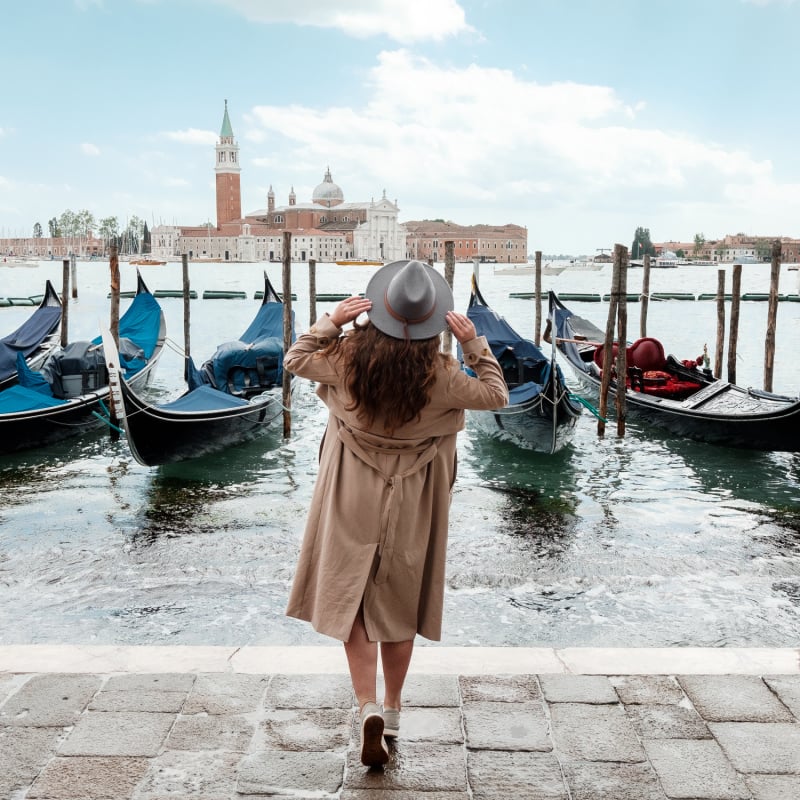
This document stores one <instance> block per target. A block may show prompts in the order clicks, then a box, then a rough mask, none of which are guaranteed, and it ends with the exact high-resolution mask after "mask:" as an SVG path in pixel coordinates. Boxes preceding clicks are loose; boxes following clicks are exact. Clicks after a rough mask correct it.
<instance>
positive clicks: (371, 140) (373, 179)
mask: <svg viewBox="0 0 800 800" xmlns="http://www.w3.org/2000/svg"><path fill="white" fill-rule="evenodd" d="M367 89H368V92H369V93H368V97H367V100H366V101H365V103H364V105H363V106H362V107H358V108H348V107H342V106H329V107H327V108H309V107H305V106H299V105H292V106H284V107H278V106H258V107H255V108H253V109H252V111H251V113H250V114H249V115H248V116H247V117H246V119H247V123H248V124H249V125H250V126H252V128H253V130H251V131H248V132H247V134H246V137H247V138H248V139H249V140H250V141H252V142H254V143H255V142H256V141H257V140H259V139H262V140H263V141H265V142H266V144H265V145H263V146H257V147H251V148H249V149H250V150H251V151H254V152H252V155H251V154H247V155H248V156H250V157H251V158H252V160H253V162H254V163H257V164H258V165H259V167H261V169H262V170H263V172H262V176H261V177H259V181H260V182H262V183H264V182H266V183H273V184H274V186H275V192H276V195H278V197H283V196H284V195H285V194H286V193H287V192H288V185H287V186H284V185H283V183H284V182H286V183H287V184H288V183H289V182H290V181H291V182H292V183H294V184H295V190H296V191H297V196H298V200H301V199H302V200H304V201H305V200H308V199H310V191H311V189H312V188H313V186H315V185H316V183H318V182H319V181H320V180H321V179H322V175H323V173H324V170H325V167H326V166H327V165H330V166H331V170H332V172H333V176H334V180H335V181H337V182H339V183H340V184H341V185H342V187H343V189H344V191H345V198H346V199H352V200H357V199H366V198H368V197H370V196H375V195H379V194H380V192H381V191H382V189H383V188H384V187H385V188H386V189H387V192H388V196H390V197H391V198H397V199H398V200H399V203H400V207H401V218H403V219H414V218H419V217H420V216H424V215H428V216H441V215H442V214H443V213H444V214H445V215H447V216H449V217H450V218H452V219H454V220H456V221H459V222H462V223H465V224H468V223H473V222H481V221H483V222H496V223H501V222H516V223H517V224H521V225H532V224H535V221H536V220H540V219H543V218H545V217H546V215H555V214H560V215H561V216H562V217H563V215H564V214H565V213H575V214H576V215H580V214H586V215H591V214H597V209H606V210H608V209H610V208H612V207H614V206H617V207H619V209H620V212H619V215H620V217H625V215H630V217H631V218H632V220H633V227H631V231H632V230H633V229H634V228H635V226H636V225H637V224H642V223H641V221H640V220H641V219H643V218H645V219H655V218H656V217H658V216H659V215H664V216H665V218H667V217H670V218H674V219H676V220H677V219H678V218H679V217H680V215H679V214H678V213H677V212H676V209H679V208H680V207H681V206H684V205H689V204H692V205H693V206H694V207H695V208H696V207H697V206H698V204H699V205H701V206H705V207H706V209H716V210H720V209H722V210H725V209H727V208H729V206H730V204H731V203H732V202H734V203H735V205H736V207H737V208H739V207H741V204H744V205H747V206H750V207H753V208H754V207H755V205H758V207H759V209H761V208H763V209H764V214H763V216H768V215H769V214H771V215H772V223H771V224H770V225H769V226H768V227H770V229H775V228H776V227H777V228H779V229H783V230H789V229H792V228H793V227H796V223H795V222H793V221H792V220H795V221H796V219H797V217H798V216H800V199H798V197H800V195H798V194H793V193H792V192H791V191H789V190H788V189H787V188H786V187H783V186H781V185H780V184H779V182H778V180H777V178H776V176H775V174H774V170H773V165H772V163H771V162H770V161H769V160H767V159H760V158H757V157H754V156H753V155H752V154H751V153H749V152H746V151H743V150H736V149H733V148H730V147H726V146H724V145H722V144H719V143H715V142H711V141H704V140H702V139H700V138H698V137H696V136H694V135H692V134H690V133H686V132H682V131H673V130H658V129H652V128H647V127H644V126H643V125H641V124H639V123H637V122H636V119H637V112H639V111H641V110H642V108H643V102H642V101H641V100H639V98H634V99H633V101H632V102H628V101H627V100H625V99H624V98H622V97H621V96H620V95H619V94H618V93H617V92H615V91H614V90H613V89H612V88H609V87H606V86H594V85H586V84H577V83H570V82H565V83H551V84H540V83H536V82H534V81H530V80H521V79H520V78H519V76H517V75H515V74H514V73H512V72H510V71H508V70H501V69H490V68H484V67H480V66H476V65H471V66H468V67H465V68H456V67H443V66H440V65H437V64H434V63H432V62H431V61H429V60H427V59H425V58H421V57H417V56H414V55H412V54H411V53H409V52H407V51H405V50H397V51H393V52H384V53H382V54H381V55H380V57H379V60H378V63H377V64H376V66H375V67H374V68H373V69H372V71H371V72H370V74H369V78H368V85H367ZM265 150H266V152H265ZM303 183H305V184H307V186H308V187H309V188H308V190H305V188H304V187H303V186H302V185H301V184H303ZM280 202H281V201H279V203H280ZM261 204H262V205H263V203H261ZM750 210H751V211H752V208H751V209H750ZM759 214H761V212H760V211H759ZM709 215H710V216H713V214H711V212H710V211H709ZM717 216H721V214H718V215H717ZM742 216H743V218H744V216H745V215H744V214H743V215H742ZM751 216H752V214H751ZM715 218H716V217H715ZM748 218H749V217H748ZM699 219H700V218H698V220H699ZM637 220H639V221H637ZM698 220H695V221H694V222H688V223H686V224H695V225H696V224H701V223H700V222H699V221H698ZM739 224H740V223H739V222H738V218H737V217H736V216H735V214H732V215H731V218H730V219H729V222H728V226H726V227H725V228H723V230H722V231H720V234H723V233H726V232H728V227H730V229H734V228H736V229H739V228H737V225H739ZM625 235H626V236H627V235H629V232H627V231H625ZM654 235H657V234H655V232H654Z"/></svg>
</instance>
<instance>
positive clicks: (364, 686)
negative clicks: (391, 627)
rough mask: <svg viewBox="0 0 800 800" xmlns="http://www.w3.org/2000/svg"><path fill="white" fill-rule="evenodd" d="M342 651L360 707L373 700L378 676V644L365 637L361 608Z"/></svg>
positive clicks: (365, 631)
mask: <svg viewBox="0 0 800 800" xmlns="http://www.w3.org/2000/svg"><path fill="white" fill-rule="evenodd" d="M344 651H345V653H346V655H347V664H348V666H349V668H350V680H351V681H352V682H353V691H354V692H355V694H356V700H357V701H358V707H359V709H361V708H363V707H364V703H374V702H375V684H376V680H377V676H378V644H377V642H371V641H370V640H369V639H368V638H367V629H366V627H365V626H364V615H363V613H362V611H361V609H359V610H358V614H356V618H355V621H354V622H353V628H352V630H351V631H350V638H349V639H348V640H347V641H346V642H345V643H344Z"/></svg>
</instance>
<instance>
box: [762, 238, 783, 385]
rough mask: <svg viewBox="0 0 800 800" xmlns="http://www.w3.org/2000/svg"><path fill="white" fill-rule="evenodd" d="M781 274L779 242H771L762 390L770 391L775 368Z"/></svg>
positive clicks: (778, 240)
mask: <svg viewBox="0 0 800 800" xmlns="http://www.w3.org/2000/svg"><path fill="white" fill-rule="evenodd" d="M780 274H781V242H780V239H776V240H775V241H774V242H773V243H772V267H771V269H770V273H769V307H768V308H767V335H766V337H765V338H764V391H765V392H771V391H772V374H773V372H774V370H775V328H776V325H777V321H778V280H779V278H780Z"/></svg>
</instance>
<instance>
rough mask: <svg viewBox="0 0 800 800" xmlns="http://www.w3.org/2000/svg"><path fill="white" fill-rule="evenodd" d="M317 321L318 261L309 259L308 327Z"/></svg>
mask: <svg viewBox="0 0 800 800" xmlns="http://www.w3.org/2000/svg"><path fill="white" fill-rule="evenodd" d="M316 321H317V260H316V259H315V258H309V259H308V327H309V328H310V327H311V326H312V325H313V324H314V323H315V322H316Z"/></svg>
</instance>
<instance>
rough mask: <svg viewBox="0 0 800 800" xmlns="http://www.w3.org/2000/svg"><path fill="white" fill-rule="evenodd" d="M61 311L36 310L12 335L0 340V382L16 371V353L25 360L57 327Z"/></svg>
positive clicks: (54, 309)
mask: <svg viewBox="0 0 800 800" xmlns="http://www.w3.org/2000/svg"><path fill="white" fill-rule="evenodd" d="M60 320H61V309H60V308H59V307H57V306H45V307H44V308H38V309H36V311H34V312H33V314H32V315H31V316H30V317H29V318H28V320H27V321H25V322H23V323H22V325H20V326H19V328H17V329H16V330H15V331H14V332H13V333H9V334H8V336H4V337H3V338H2V339H0V380H5V379H6V378H8V377H10V376H11V375H13V374H14V373H15V372H16V370H17V353H22V355H23V356H24V357H25V358H27V357H28V356H29V355H30V354H31V353H33V351H34V350H36V348H37V347H39V345H40V344H41V343H42V342H43V341H44V340H45V339H46V338H47V337H48V336H49V335H50V334H51V333H52V332H53V331H54V330H55V329H56V328H57V327H58V323H59V322H60Z"/></svg>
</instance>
